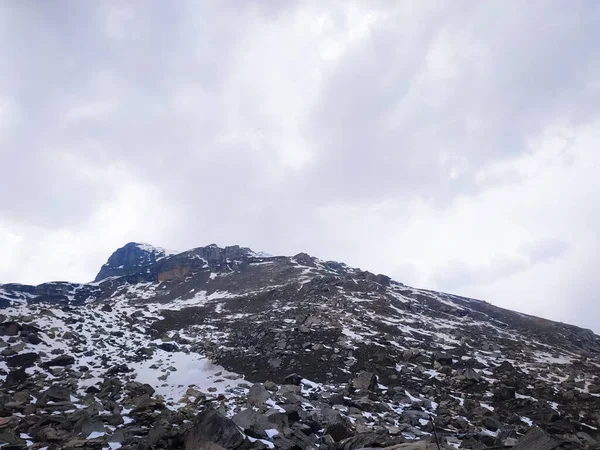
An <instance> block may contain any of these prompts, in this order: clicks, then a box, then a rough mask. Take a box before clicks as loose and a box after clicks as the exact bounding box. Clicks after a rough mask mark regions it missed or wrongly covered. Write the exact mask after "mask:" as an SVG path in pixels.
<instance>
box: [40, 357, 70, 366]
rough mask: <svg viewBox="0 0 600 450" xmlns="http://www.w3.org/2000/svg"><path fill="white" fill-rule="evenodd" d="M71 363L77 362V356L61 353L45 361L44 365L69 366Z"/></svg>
mask: <svg viewBox="0 0 600 450" xmlns="http://www.w3.org/2000/svg"><path fill="white" fill-rule="evenodd" d="M70 364H75V358H74V357H72V356H71V355H60V356H57V357H56V358H54V359H52V360H50V361H47V362H45V363H44V364H42V366H43V367H46V368H48V367H56V366H68V365H70Z"/></svg>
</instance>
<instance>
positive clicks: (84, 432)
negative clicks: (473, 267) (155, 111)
mask: <svg viewBox="0 0 600 450" xmlns="http://www.w3.org/2000/svg"><path fill="white" fill-rule="evenodd" d="M599 376H600V337H598V336H596V335H595V334H594V333H592V332H591V331H589V330H584V329H581V328H578V327H575V326H571V325H566V324H562V323H557V322H552V321H548V320H544V319H540V318H536V317H532V316H527V315H524V314H520V313H517V312H513V311H508V310H505V309H501V308H498V307H495V306H493V305H491V304H489V303H486V302H482V301H478V300H472V299H468V298H463V297H458V296H454V295H449V294H443V293H437V292H432V291H426V290H421V289H415V288H411V287H409V286H405V285H403V284H401V283H398V282H395V281H393V280H391V279H390V278H388V277H386V276H384V275H375V274H372V273H370V272H365V271H361V270H359V269H354V268H350V267H348V266H346V265H344V264H341V263H337V262H332V261H321V260H319V259H317V258H314V257H311V256H309V255H306V254H298V255H296V256H294V257H283V256H276V257H273V256H270V255H266V254H262V253H255V252H253V251H252V250H250V249H248V248H243V247H238V246H232V247H226V248H224V249H222V248H219V247H217V246H215V245H211V246H207V247H200V248H196V249H192V250H189V251H187V252H183V253H176V252H169V251H166V250H163V249H158V248H154V247H152V246H149V245H147V244H137V243H130V244H127V245H126V246H124V247H122V248H121V249H119V250H117V251H116V252H115V253H114V254H113V255H112V256H111V257H110V258H109V259H108V261H107V263H106V264H105V265H104V266H102V268H101V270H100V272H99V274H98V276H97V277H96V279H95V281H94V282H92V283H88V284H76V283H66V282H53V283H46V284H42V285H40V286H25V285H19V284H6V285H0V386H1V387H0V448H3V449H21V448H45V449H59V448H90V449H92V448H94V449H104V448H106V449H114V448H122V449H163V448H164V449H171V448H182V449H188V450H192V449H209V448H210V449H219V448H235V449H246V448H247V449H250V448H278V449H308V448H314V449H317V448H319V449H345V450H351V449H359V448H371V447H386V446H387V447H390V448H398V449H400V448H406V449H409V448H415V449H418V448H422V449H426V448H438V446H439V448H475V449H478V448H491V447H496V448H499V447H500V448H504V447H507V448H508V447H513V448H515V449H517V450H519V449H522V448H544V449H546V448H547V449H552V448H600V446H599V445H598V441H600V377H599Z"/></svg>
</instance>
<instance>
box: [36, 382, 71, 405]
mask: <svg viewBox="0 0 600 450" xmlns="http://www.w3.org/2000/svg"><path fill="white" fill-rule="evenodd" d="M70 400H71V391H70V390H69V388H66V387H64V386H59V385H56V384H54V385H52V386H50V387H49V388H48V389H46V390H45V391H44V392H42V395H41V396H40V398H39V399H38V404H40V405H45V404H47V403H48V402H50V401H52V402H68V401H70Z"/></svg>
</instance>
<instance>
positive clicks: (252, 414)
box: [231, 408, 275, 439]
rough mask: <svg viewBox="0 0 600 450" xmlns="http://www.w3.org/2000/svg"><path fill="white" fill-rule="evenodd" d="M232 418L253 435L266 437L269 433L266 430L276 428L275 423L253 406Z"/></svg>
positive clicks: (249, 434)
mask: <svg viewBox="0 0 600 450" xmlns="http://www.w3.org/2000/svg"><path fill="white" fill-rule="evenodd" d="M231 420H232V421H233V422H234V423H235V424H236V425H237V426H238V427H240V428H241V429H242V430H244V432H245V433H246V434H247V435H248V436H251V437H254V438H258V439H264V438H267V437H268V435H267V433H266V432H265V430H268V429H271V428H275V424H274V423H272V422H271V421H269V419H267V418H266V417H265V416H263V415H262V414H260V413H258V412H256V411H254V410H253V409H252V408H247V409H244V410H243V411H240V412H239V413H237V414H235V415H234V416H233V417H232V418H231Z"/></svg>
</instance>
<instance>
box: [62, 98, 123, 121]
mask: <svg viewBox="0 0 600 450" xmlns="http://www.w3.org/2000/svg"><path fill="white" fill-rule="evenodd" d="M116 109H117V103H116V102H114V101H109V100H99V101H96V102H90V103H85V104H82V105H79V106H76V107H74V108H71V109H70V110H69V111H68V112H67V113H66V115H65V119H66V121H67V122H76V121H79V120H86V119H87V120H99V119H105V118H106V117H108V116H109V115H110V114H112V113H114V112H115V110H116Z"/></svg>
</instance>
